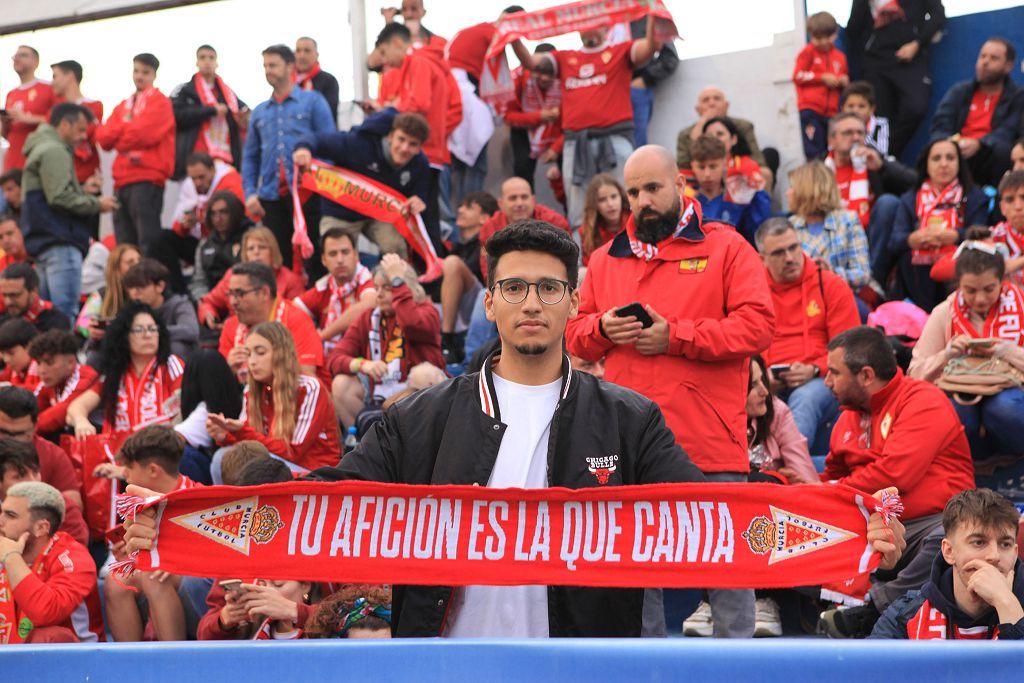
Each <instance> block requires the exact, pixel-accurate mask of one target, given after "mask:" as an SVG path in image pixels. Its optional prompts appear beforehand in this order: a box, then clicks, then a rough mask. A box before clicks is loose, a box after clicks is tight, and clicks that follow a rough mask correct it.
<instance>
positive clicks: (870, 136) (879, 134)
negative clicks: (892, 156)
mask: <svg viewBox="0 0 1024 683" xmlns="http://www.w3.org/2000/svg"><path fill="white" fill-rule="evenodd" d="M875 103H876V100H875V86H873V85H871V84H870V83H868V82H867V81H853V82H852V83H850V85H848V86H846V87H845V88H843V93H842V95H840V96H839V110H840V111H842V112H844V113H845V112H849V113H851V114H856V115H857V116H859V117H860V120H861V121H863V122H864V125H865V126H867V137H866V138H865V139H864V142H865V143H866V144H868V145H870V146H871V147H873V148H874V149H875V151H877V152H878V153H879V154H881V155H882V158H885V157H887V156H888V155H889V119H887V118H885V117H884V116H878V115H876V113H875Z"/></svg>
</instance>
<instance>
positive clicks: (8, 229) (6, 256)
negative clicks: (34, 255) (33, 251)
mask: <svg viewBox="0 0 1024 683" xmlns="http://www.w3.org/2000/svg"><path fill="white" fill-rule="evenodd" d="M0 249H2V250H3V256H0V269H4V268H6V267H7V266H11V265H14V264H15V263H24V262H25V261H28V252H27V251H25V236H24V235H22V234H21V227H20V226H19V225H18V219H17V218H15V217H14V214H11V213H6V212H5V213H0Z"/></svg>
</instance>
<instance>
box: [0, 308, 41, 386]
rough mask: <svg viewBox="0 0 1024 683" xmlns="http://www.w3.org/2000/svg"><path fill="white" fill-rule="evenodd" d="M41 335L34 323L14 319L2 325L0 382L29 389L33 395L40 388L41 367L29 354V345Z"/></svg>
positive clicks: (0, 329) (0, 326)
mask: <svg viewBox="0 0 1024 683" xmlns="http://www.w3.org/2000/svg"><path fill="white" fill-rule="evenodd" d="M38 334H39V330H37V329H36V328H35V327H34V326H33V325H32V323H30V322H28V321H27V320H22V319H21V318H12V319H9V320H5V321H4V322H3V323H0V360H3V362H4V368H3V370H0V382H6V383H7V384H10V385H12V386H15V387H21V388H24V389H28V390H29V391H31V392H32V393H33V394H34V393H35V391H36V389H38V388H39V366H38V365H37V364H36V362H35V361H34V360H32V356H30V355H29V353H28V347H29V344H31V343H32V340H33V339H35V338H36V336H37V335H38Z"/></svg>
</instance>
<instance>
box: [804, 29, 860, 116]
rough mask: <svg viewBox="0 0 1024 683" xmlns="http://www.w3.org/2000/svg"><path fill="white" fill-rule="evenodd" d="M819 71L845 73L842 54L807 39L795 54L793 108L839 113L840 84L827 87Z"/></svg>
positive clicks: (836, 74)
mask: <svg viewBox="0 0 1024 683" xmlns="http://www.w3.org/2000/svg"><path fill="white" fill-rule="evenodd" d="M822 74H835V76H837V77H838V76H843V75H845V74H849V69H848V68H847V66H846V55H844V54H843V53H842V52H841V51H840V50H839V49H838V48H836V47H834V46H833V47H832V49H831V50H829V51H828V52H822V51H821V50H819V49H818V48H816V47H814V45H812V44H810V43H808V44H807V45H804V48H803V49H802V50H800V53H799V54H798V55H797V56H796V66H795V67H793V82H794V83H795V84H796V107H797V109H810V110H811V111H814V112H817V113H819V114H821V115H822V116H835V115H836V114H838V113H839V96H840V95H841V94H842V88H830V87H828V86H827V85H825V82H824V81H822V80H821V76H822Z"/></svg>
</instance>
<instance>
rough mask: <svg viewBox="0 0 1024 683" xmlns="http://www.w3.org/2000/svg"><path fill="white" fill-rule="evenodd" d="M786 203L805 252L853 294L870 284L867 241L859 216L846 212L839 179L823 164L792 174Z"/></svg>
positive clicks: (805, 166) (808, 165)
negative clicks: (843, 283)
mask: <svg viewBox="0 0 1024 683" xmlns="http://www.w3.org/2000/svg"><path fill="white" fill-rule="evenodd" d="M786 203H787V204H789V210H790V211H792V212H793V213H792V215H790V217H789V222H790V223H791V224H792V225H793V227H794V228H795V229H796V232H797V235H798V236H799V237H800V242H801V244H802V245H803V249H804V253H805V254H807V256H808V257H810V259H811V260H812V261H814V262H815V263H816V264H817V265H818V267H819V268H822V269H825V270H830V271H832V272H833V273H835V274H836V275H838V276H839V278H840V279H842V280H843V281H845V282H846V284H848V285H850V288H851V289H853V291H854V292H856V291H857V290H859V289H860V288H861V287H863V286H865V285H867V284H868V282H870V281H871V266H870V264H869V254H868V240H867V238H866V237H865V236H864V228H862V227H861V225H860V221H859V220H857V214H855V213H853V212H852V211H845V210H843V208H842V207H843V202H842V199H841V198H840V197H839V186H838V185H837V184H836V177H835V176H834V175H833V174H832V173H831V171H829V170H828V168H826V167H825V164H823V163H821V162H820V161H812V162H810V163H808V164H804V165H803V166H800V167H799V168H797V169H796V170H794V171H791V172H790V174H789V189H788V190H786Z"/></svg>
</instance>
